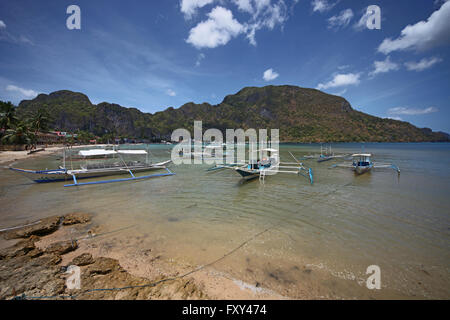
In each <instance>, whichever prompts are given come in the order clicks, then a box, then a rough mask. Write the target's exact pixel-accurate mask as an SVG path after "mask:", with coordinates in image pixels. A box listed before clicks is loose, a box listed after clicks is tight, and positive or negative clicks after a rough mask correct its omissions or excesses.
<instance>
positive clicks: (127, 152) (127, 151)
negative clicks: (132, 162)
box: [117, 150, 147, 154]
mask: <svg viewBox="0 0 450 320" xmlns="http://www.w3.org/2000/svg"><path fill="white" fill-rule="evenodd" d="M117 153H121V154H147V151H145V150H117Z"/></svg>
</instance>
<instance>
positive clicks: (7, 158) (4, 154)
mask: <svg viewBox="0 0 450 320" xmlns="http://www.w3.org/2000/svg"><path fill="white" fill-rule="evenodd" d="M104 146H106V145H100V144H97V145H79V146H74V148H89V147H91V148H92V147H97V148H98V147H104ZM40 148H42V147H38V148H37V149H40ZM62 150H63V146H52V147H47V148H45V150H44V151H39V152H36V153H32V154H28V152H29V150H26V151H0V164H2V165H5V164H8V163H11V162H13V161H17V160H22V159H29V158H36V157H41V156H45V155H49V154H53V153H55V152H62Z"/></svg>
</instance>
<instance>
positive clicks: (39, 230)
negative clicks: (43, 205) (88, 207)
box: [3, 212, 91, 240]
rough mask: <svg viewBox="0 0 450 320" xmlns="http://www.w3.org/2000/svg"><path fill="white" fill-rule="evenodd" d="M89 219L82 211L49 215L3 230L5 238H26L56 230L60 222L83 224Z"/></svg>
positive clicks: (89, 216)
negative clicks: (21, 225)
mask: <svg viewBox="0 0 450 320" xmlns="http://www.w3.org/2000/svg"><path fill="white" fill-rule="evenodd" d="M90 221H91V215H90V214H88V213H83V212H76V213H69V214H66V215H65V216H51V217H48V218H43V219H41V220H39V221H35V222H33V223H30V224H28V225H25V226H23V227H17V228H14V229H11V230H8V231H4V232H3V237H4V238H5V239H7V240H11V239H19V238H28V237H30V236H33V235H36V236H45V235H47V234H50V233H52V232H54V231H56V230H57V229H58V228H59V226H60V225H61V224H63V225H73V224H84V223H88V222H90Z"/></svg>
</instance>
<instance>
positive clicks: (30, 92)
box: [6, 84, 37, 98]
mask: <svg viewBox="0 0 450 320" xmlns="http://www.w3.org/2000/svg"><path fill="white" fill-rule="evenodd" d="M6 91H12V92H18V93H20V94H21V95H22V96H24V97H25V98H34V97H36V96H37V92H36V91H34V90H31V89H24V88H20V87H17V86H14V85H12V84H10V85H7V86H6Z"/></svg>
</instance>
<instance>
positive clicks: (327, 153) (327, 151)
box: [301, 145, 348, 162]
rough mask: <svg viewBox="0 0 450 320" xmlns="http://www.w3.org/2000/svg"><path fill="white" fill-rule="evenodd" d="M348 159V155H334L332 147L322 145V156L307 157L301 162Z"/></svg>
mask: <svg viewBox="0 0 450 320" xmlns="http://www.w3.org/2000/svg"><path fill="white" fill-rule="evenodd" d="M344 157H348V155H347V154H334V152H331V145H330V146H322V145H320V154H319V155H307V156H304V157H302V158H301V160H308V159H316V158H317V162H325V161H328V160H332V159H339V158H344Z"/></svg>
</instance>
